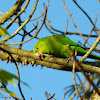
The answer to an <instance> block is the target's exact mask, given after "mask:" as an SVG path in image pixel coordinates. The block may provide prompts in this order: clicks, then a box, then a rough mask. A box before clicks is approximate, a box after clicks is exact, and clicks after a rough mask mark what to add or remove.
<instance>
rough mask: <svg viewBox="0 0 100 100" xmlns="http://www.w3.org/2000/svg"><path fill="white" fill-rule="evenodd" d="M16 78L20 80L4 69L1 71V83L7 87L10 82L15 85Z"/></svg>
mask: <svg viewBox="0 0 100 100" xmlns="http://www.w3.org/2000/svg"><path fill="white" fill-rule="evenodd" d="M14 78H15V79H17V80H18V77H17V76H15V75H13V74H11V73H9V72H7V71H5V70H3V69H0V82H1V83H4V84H5V85H7V84H8V82H10V83H12V84H13V85H15V82H14V80H13V79H14ZM15 86H16V85H15Z"/></svg>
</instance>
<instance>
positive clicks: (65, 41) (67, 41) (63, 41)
mask: <svg viewBox="0 0 100 100" xmlns="http://www.w3.org/2000/svg"><path fill="white" fill-rule="evenodd" d="M51 38H54V39H56V40H57V41H58V42H60V43H61V44H63V45H67V44H69V45H71V46H78V47H81V46H80V45H79V44H78V43H76V42H74V41H72V40H70V39H69V38H67V37H65V36H63V35H58V34H56V35H52V36H51Z"/></svg>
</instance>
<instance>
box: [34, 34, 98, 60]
mask: <svg viewBox="0 0 100 100" xmlns="http://www.w3.org/2000/svg"><path fill="white" fill-rule="evenodd" d="M68 44H69V45H70V47H71V50H72V51H73V52H75V50H76V49H77V48H78V49H77V55H78V56H83V55H84V54H86V53H87V51H86V50H85V49H84V48H83V47H81V46H80V45H79V44H78V43H76V42H74V41H72V40H70V39H69V38H67V37H65V36H63V35H58V34H56V35H52V36H48V37H45V38H42V39H40V40H39V41H38V42H37V43H36V44H35V46H34V48H33V51H34V53H36V54H37V56H38V57H39V56H41V55H43V54H49V55H53V56H55V57H60V58H69V57H71V56H70V54H69V52H68V47H67V45H68ZM88 58H92V59H100V56H97V55H95V54H93V53H91V54H90V55H89V56H88Z"/></svg>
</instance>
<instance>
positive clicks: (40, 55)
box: [35, 52, 43, 58]
mask: <svg viewBox="0 0 100 100" xmlns="http://www.w3.org/2000/svg"><path fill="white" fill-rule="evenodd" d="M35 55H36V56H37V58H42V57H43V54H42V53H41V52H39V53H35Z"/></svg>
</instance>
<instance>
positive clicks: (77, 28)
mask: <svg viewBox="0 0 100 100" xmlns="http://www.w3.org/2000/svg"><path fill="white" fill-rule="evenodd" d="M63 3H64V6H65V9H66V11H67V13H68V15H69V17H70V19H71V21H72V23H73V25H74V27H75V28H76V30H77V32H78V33H79V34H80V36H81V37H82V38H83V40H84V41H86V39H85V38H84V37H83V35H82V34H81V32H80V31H79V29H78V28H77V26H76V25H75V23H74V20H73V18H72V16H71V14H70V13H69V11H68V9H67V6H66V4H65V0H63ZM87 44H88V45H89V46H90V47H91V45H90V44H89V43H88V42H87Z"/></svg>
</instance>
